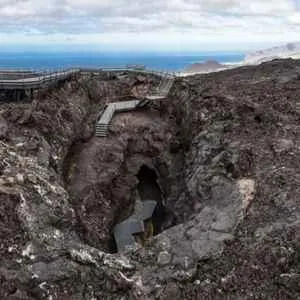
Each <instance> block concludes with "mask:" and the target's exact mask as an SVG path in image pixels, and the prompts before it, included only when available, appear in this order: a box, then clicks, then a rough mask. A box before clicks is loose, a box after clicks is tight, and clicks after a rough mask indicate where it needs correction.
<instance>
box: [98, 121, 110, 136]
mask: <svg viewBox="0 0 300 300" xmlns="http://www.w3.org/2000/svg"><path fill="white" fill-rule="evenodd" d="M109 127H110V125H109V124H101V123H97V125H96V136H97V137H107V136H108V130H109Z"/></svg>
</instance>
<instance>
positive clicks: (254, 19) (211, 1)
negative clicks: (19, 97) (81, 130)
mask: <svg viewBox="0 0 300 300" xmlns="http://www.w3.org/2000/svg"><path fill="white" fill-rule="evenodd" d="M297 2H298V0H276V1H270V0H251V1H250V0H163V1H162V0H151V1H149V0H48V1H41V0H15V1H12V0H10V1H8V0H0V28H1V31H0V42H1V41H2V42H3V43H4V42H6V43H7V42H9V37H10V36H11V37H12V36H21V37H22V39H21V40H24V39H25V40H26V39H30V40H31V41H32V42H33V41H39V39H40V40H43V38H44V40H46V41H47V40H51V42H53V41H56V38H57V39H58V37H59V39H63V40H66V41H78V42H80V41H81V42H82V43H89V42H91V40H94V43H99V44H100V43H102V44H105V43H108V41H111V37H112V36H113V37H115V38H116V37H118V39H119V41H121V40H122V39H121V38H120V37H123V40H124V41H125V42H126V39H127V41H128V42H129V41H130V43H136V44H138V43H139V41H140V42H141V43H144V41H145V40H146V39H149V37H151V38H153V39H154V37H156V42H157V41H158V40H159V41H160V40H162V41H163V42H164V43H165V44H167V43H169V44H170V45H171V44H172V45H174V43H180V41H182V40H185V39H184V38H183V36H185V37H186V38H189V39H190V41H189V42H188V44H192V43H193V42H194V40H195V36H197V38H196V40H197V39H201V40H202V41H204V42H205V41H210V42H211V41H215V42H218V40H220V41H222V42H223V41H227V42H228V43H237V42H238V41H239V42H241V43H243V42H248V43H251V42H260V41H263V40H266V41H268V40H270V41H271V40H279V41H286V40H288V41H289V40H293V39H300V34H299V32H300V16H299V11H298V5H297ZM50 36H51V38H50ZM45 37H46V38H45ZM100 37H101V38H100ZM131 37H133V38H131ZM134 37H135V39H138V40H135V39H134ZM220 37H222V38H221V39H220ZM99 38H100V40H99ZM176 39H177V40H176ZM178 39H180V40H178ZM241 39H244V40H245V41H242V40H241ZM123 40H122V41H123ZM151 42H155V40H151ZM199 43H200V42H199Z"/></svg>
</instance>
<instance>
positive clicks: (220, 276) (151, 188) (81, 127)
mask: <svg viewBox="0 0 300 300" xmlns="http://www.w3.org/2000/svg"><path fill="white" fill-rule="evenodd" d="M295 64H296V65H297V70H296V69H295ZM299 66H300V62H299V61H277V62H272V63H270V64H268V63H267V64H263V65H261V66H255V67H245V68H242V69H233V70H229V71H226V72H220V73H215V74H208V75H202V76H193V77H186V78H184V79H183V80H182V81H181V80H178V82H176V91H175V95H174V97H173V96H172V97H171V98H170V99H169V100H168V101H166V102H164V103H162V106H161V107H162V109H163V111H161V110H160V108H159V107H158V106H153V107H152V106H150V107H148V108H147V109H145V110H144V111H139V112H132V113H126V114H124V115H123V116H119V117H117V118H116V119H115V120H114V121H113V122H114V124H113V125H118V126H116V127H112V129H111V132H110V135H109V137H108V138H105V139H101V138H95V137H94V131H95V119H96V115H97V114H98V113H99V109H101V108H102V107H103V105H104V104H105V102H106V100H107V99H111V96H112V97H113V96H114V95H115V94H114V93H116V91H117V92H118V93H123V91H125V90H126V92H128V91H131V89H132V88H133V87H134V86H135V85H136V82H137V81H139V82H140V81H141V80H137V79H136V78H135V77H134V76H132V77H130V78H129V77H127V78H126V76H125V77H123V78H122V79H112V80H110V81H109V82H108V81H106V80H103V81H102V79H99V80H98V79H93V78H92V77H90V78H87V80H85V79H82V78H79V79H78V80H74V81H70V82H67V83H66V84H65V85H63V86H62V87H60V88H59V89H56V90H53V91H48V93H46V94H45V97H44V96H43V97H39V98H38V99H35V100H34V101H33V102H32V103H29V102H27V103H23V102H20V103H9V105H8V104H7V103H3V105H2V108H1V109H2V110H1V117H0V137H1V143H0V145H1V147H0V160H1V161H2V162H4V163H3V164H1V166H0V169H1V176H0V177H1V178H0V180H1V185H0V188H1V201H2V202H3V203H2V210H1V209H0V223H1V229H0V236H1V237H2V240H3V243H2V245H0V253H1V258H0V265H1V268H0V298H1V299H22V300H23V299H28V300H36V299H48V298H49V299H50V298H52V299H54V300H59V299H123V298H124V299H137V300H140V299H149V300H150V299H151V300H152V299H158V298H160V299H162V300H170V299H172V300H175V299H176V300H177V299H207V298H209V299H219V298H220V299H223V298H224V299H225V298H232V299H248V298H249V299H250V298H251V299H252V298H255V299H267V298H268V299H295V298H297V297H299V275H298V274H299V271H298V270H299V255H298V253H299V232H300V231H299V207H300V206H299V203H298V202H299V201H298V199H300V195H299V178H298V176H297V174H298V173H299V159H297V158H298V156H299V140H300V137H299V112H298V111H297V110H296V104H297V103H298V102H299V95H300V91H299V87H300V85H299V78H298V77H297V78H296V77H294V73H295V72H296V71H297V72H299ZM253 70H255V78H254V77H253V76H254V75H253V74H254V73H253ZM295 70H296V71H295ZM283 72H284V74H283ZM282 74H283V75H284V78H285V81H284V83H283V82H282V81H281V79H282ZM289 74H290V78H291V79H289V81H287V80H286V78H287V75H289ZM140 79H142V78H140ZM254 79H255V80H254ZM106 85H110V86H111V89H110V91H111V93H112V94H109V95H107V94H106V96H107V97H106V96H105V97H104V95H103V94H102V91H103V90H101V88H102V87H105V86H106ZM66 112H67V113H66ZM255 116H261V118H260V119H259V120H258V119H257V118H256V119H255ZM170 117H171V118H170ZM172 118H176V121H177V124H174V122H173V123H172V121H171V119H172ZM77 144H78V146H77ZM174 150H175V151H174ZM69 167H70V168H69ZM67 168H68V170H66V169H67ZM63 179H65V181H64V180H63ZM137 190H138V191H139V194H140V195H141V199H142V200H147V198H155V199H159V205H160V207H161V209H160V210H158V211H155V212H154V215H153V224H154V226H153V235H154V234H157V233H159V234H158V235H156V236H155V237H154V238H152V239H150V242H149V243H147V244H146V245H145V247H140V248H138V249H137V250H136V251H132V252H130V253H126V254H124V255H118V254H117V255H110V254H108V253H109V252H110V253H112V252H116V249H113V247H112V246H111V240H112V239H113V233H112V230H113V228H114V226H115V225H116V224H118V223H119V222H121V221H122V220H124V219H126V218H128V217H129V216H130V215H131V214H132V213H133V211H134V204H135V197H136V191H137ZM170 220H171V221H170ZM162 223H163V225H162ZM173 225H174V226H173ZM150 232H151V229H150Z"/></svg>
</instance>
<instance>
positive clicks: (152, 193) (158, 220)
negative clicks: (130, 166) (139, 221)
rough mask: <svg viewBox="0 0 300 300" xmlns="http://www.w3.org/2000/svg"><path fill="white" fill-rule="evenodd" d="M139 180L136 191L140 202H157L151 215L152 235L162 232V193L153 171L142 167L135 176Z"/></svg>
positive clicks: (163, 210)
mask: <svg viewBox="0 0 300 300" xmlns="http://www.w3.org/2000/svg"><path fill="white" fill-rule="evenodd" d="M137 178H138V180H139V183H138V186H137V189H138V192H139V195H140V198H141V201H142V202H143V201H146V200H154V201H156V202H157V205H156V207H155V210H154V212H153V215H152V218H151V220H152V225H153V235H157V234H159V233H160V232H161V231H162V224H163V221H164V218H165V209H164V205H163V196H162V191H161V188H160V186H159V184H158V183H157V175H156V172H155V171H154V170H153V169H150V168H149V167H147V166H146V165H143V166H142V167H141V169H140V170H139V172H138V174H137Z"/></svg>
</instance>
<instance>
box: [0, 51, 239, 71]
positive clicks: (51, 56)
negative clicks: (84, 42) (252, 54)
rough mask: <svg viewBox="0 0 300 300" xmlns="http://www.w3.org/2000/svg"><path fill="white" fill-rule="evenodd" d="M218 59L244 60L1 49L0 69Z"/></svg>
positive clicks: (176, 64)
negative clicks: (7, 50) (2, 50)
mask: <svg viewBox="0 0 300 300" xmlns="http://www.w3.org/2000/svg"><path fill="white" fill-rule="evenodd" d="M211 60H214V61H217V62H218V63H220V64H224V65H231V64H236V62H239V61H243V60H244V54H243V53H241V52H240V53H239V52H203V53H198V54H194V53H193V54H190V53H179V54H178V53H176V54H174V53H153V54H151V53H137V54H136V53H97V52H70V53H68V52H48V53H47V52H23V53H22V52H16V53H11V52H10V53H8V52H2V53H1V52H0V69H20V68H21V69H22V68H24V69H31V68H33V69H44V70H47V69H53V68H70V67H79V66H80V67H120V66H126V65H131V64H142V65H145V66H147V68H150V69H156V70H163V71H170V72H183V71H184V70H185V69H186V68H187V67H188V66H190V65H191V64H193V63H195V62H200V63H204V62H206V61H211Z"/></svg>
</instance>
